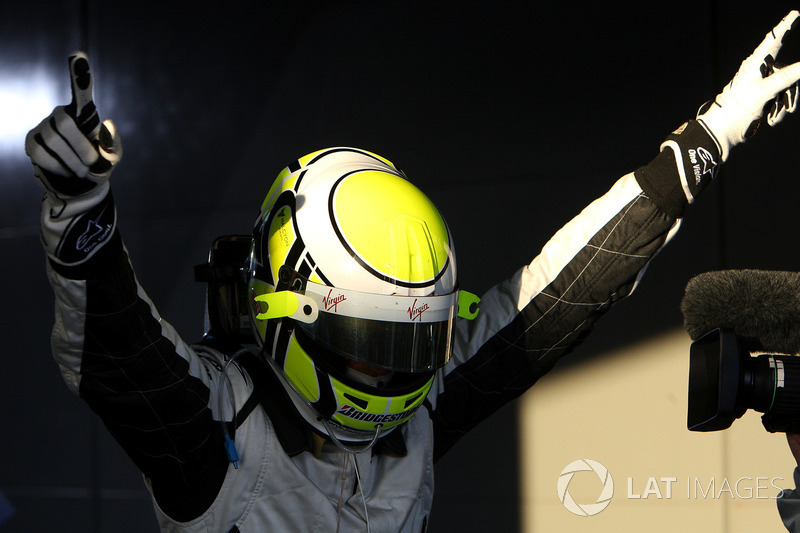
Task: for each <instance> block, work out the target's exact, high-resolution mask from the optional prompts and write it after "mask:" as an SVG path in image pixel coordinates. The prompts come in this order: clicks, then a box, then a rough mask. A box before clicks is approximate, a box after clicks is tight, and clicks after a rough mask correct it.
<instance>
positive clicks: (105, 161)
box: [25, 52, 122, 265]
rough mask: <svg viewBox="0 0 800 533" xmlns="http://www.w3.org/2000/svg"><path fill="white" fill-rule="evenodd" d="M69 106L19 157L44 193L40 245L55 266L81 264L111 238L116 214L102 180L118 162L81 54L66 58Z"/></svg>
mask: <svg viewBox="0 0 800 533" xmlns="http://www.w3.org/2000/svg"><path fill="white" fill-rule="evenodd" d="M69 73H70V80H71V87H72V102H71V103H70V104H69V105H67V106H59V107H56V108H55V109H54V110H53V112H52V113H51V114H50V115H49V116H48V117H47V118H45V119H44V120H43V121H42V122H41V123H40V124H39V125H38V126H36V127H35V128H33V129H32V130H31V131H30V132H28V135H27V137H26V138H25V152H26V153H27V154H28V157H30V159H31V162H32V163H33V169H34V176H35V178H36V181H37V183H38V184H39V185H40V186H41V187H42V188H43V189H44V191H45V197H44V200H43V203H42V240H43V242H44V245H45V248H46V250H47V252H48V255H49V256H50V258H51V259H53V260H54V261H55V262H56V263H60V264H65V265H75V264H80V263H82V262H84V261H86V260H87V259H88V258H89V257H91V255H93V254H94V252H95V251H97V250H98V249H99V248H100V246H101V245H102V244H103V243H104V242H105V241H106V240H107V239H108V238H109V237H110V236H111V235H112V233H113V228H114V225H115V218H116V211H115V209H114V205H113V201H112V200H111V195H110V192H109V191H110V188H109V184H108V178H109V176H110V175H111V172H112V171H113V170H114V166H115V165H116V164H117V163H118V162H119V160H120V158H121V157H122V144H121V141H120V138H119V135H118V134H117V130H116V128H115V127H114V124H113V122H111V121H110V120H106V121H104V122H103V123H102V124H100V119H99V118H98V115H97V110H96V108H95V105H94V100H93V96H92V89H93V86H94V80H93V76H92V71H91V68H90V66H89V59H88V57H87V56H86V54H85V53H83V52H76V53H74V54H73V55H71V56H70V57H69Z"/></svg>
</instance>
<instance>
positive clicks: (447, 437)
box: [428, 123, 718, 459]
mask: <svg viewBox="0 0 800 533" xmlns="http://www.w3.org/2000/svg"><path fill="white" fill-rule="evenodd" d="M684 131H685V132H688V134H686V135H680V134H676V133H674V134H673V135H672V136H670V137H669V138H668V142H665V143H664V144H663V145H662V151H661V153H659V155H658V156H657V157H656V158H655V159H654V160H653V161H652V162H651V163H649V164H648V165H646V166H644V167H642V168H640V169H638V170H637V171H636V172H632V173H630V174H627V175H626V176H623V177H622V178H620V179H619V180H618V181H617V182H616V183H615V184H614V185H613V187H612V188H611V189H610V190H609V191H608V192H607V193H606V194H605V195H603V196H602V197H600V198H599V199H597V200H595V201H594V202H592V203H591V204H590V205H589V206H588V207H586V208H585V209H584V210H583V211H582V212H581V213H580V214H579V215H578V216H576V217H575V218H573V219H572V220H571V221H570V222H568V223H567V224H566V225H565V226H564V227H563V228H561V229H560V230H559V231H558V232H557V233H556V234H555V235H554V236H553V237H552V238H551V239H550V240H549V241H548V242H547V243H546V244H545V246H544V247H543V248H542V250H541V252H540V253H539V255H538V256H536V258H535V259H533V261H532V262H531V263H530V264H528V265H526V266H524V267H522V268H521V269H520V270H519V271H517V272H516V274H515V275H514V276H513V277H511V278H510V279H507V280H505V281H503V282H501V283H499V284H498V285H496V286H495V287H493V288H492V289H490V290H489V291H488V293H487V294H486V295H484V296H483V298H482V300H481V311H480V313H479V315H478V317H477V318H476V319H475V320H474V321H471V322H470V321H466V320H462V321H460V322H459V324H458V327H457V333H456V344H455V348H454V356H453V357H452V359H451V360H450V362H449V363H448V364H447V365H446V366H445V367H444V369H443V370H441V371H440V372H439V374H438V376H437V380H436V384H435V386H434V387H433V388H432V391H431V393H430V394H429V396H428V400H429V406H430V412H431V418H432V421H433V426H434V439H435V446H434V448H435V452H434V453H435V458H436V459H438V458H440V457H441V456H442V455H443V454H444V453H445V452H446V451H447V450H449V449H450V447H451V446H452V445H453V444H454V443H455V442H456V441H457V440H458V439H459V438H460V437H461V436H462V435H464V434H465V433H466V432H467V431H469V430H470V429H471V428H473V427H474V426H475V425H477V424H478V423H479V422H480V421H482V420H484V419H485V418H486V417H488V416H489V415H490V414H492V413H493V412H495V411H496V410H497V409H499V408H500V407H502V406H503V405H505V404H506V403H508V402H509V401H511V400H513V399H514V398H517V397H518V396H520V395H521V394H522V393H523V392H525V391H526V390H527V389H528V388H530V387H531V386H532V385H533V384H534V383H535V382H536V381H537V380H538V379H539V378H540V377H541V376H543V375H544V374H546V373H547V372H548V371H549V370H550V369H551V368H553V365H554V364H555V363H556V361H558V359H560V358H561V357H563V356H564V355H566V354H568V353H569V352H571V351H572V350H573V349H575V348H576V347H577V346H578V345H579V344H580V343H581V342H582V341H583V340H584V339H585V338H586V336H587V335H588V334H589V333H590V332H591V331H592V328H593V327H594V325H595V323H596V322H597V320H598V319H599V318H600V317H601V316H603V315H604V314H605V313H606V312H608V310H609V309H610V308H611V307H612V306H613V305H614V304H616V303H617V302H618V301H620V300H622V299H623V298H625V297H627V296H628V295H630V294H631V293H632V292H633V291H634V289H635V288H636V286H637V284H638V283H639V282H640V280H641V278H642V276H643V275H644V272H645V270H646V269H647V266H648V264H649V263H650V261H651V260H652V259H653V258H654V257H655V256H656V255H657V254H658V252H659V251H660V250H661V249H662V248H663V247H664V246H665V245H666V244H667V243H668V242H669V241H670V239H672V237H673V236H674V235H675V233H676V232H677V230H678V228H679V226H680V216H681V215H682V213H683V211H684V209H685V207H686V206H687V205H688V204H689V203H691V202H692V201H693V199H694V197H695V196H696V195H697V194H698V192H699V191H698V189H697V188H696V187H695V188H687V187H685V186H684V185H685V184H686V180H687V179H689V180H693V179H694V178H693V176H694V175H695V173H694V170H693V169H692V166H691V159H690V157H689V155H690V152H691V151H694V153H697V151H698V150H697V149H698V148H702V153H705V152H707V153H708V154H709V155H710V157H711V159H712V160H713V159H714V158H717V154H718V148H717V147H716V142H715V141H714V140H713V138H712V137H710V135H708V134H707V133H706V132H705V131H704V130H703V129H702V128H699V127H698V125H697V124H696V123H694V125H690V127H688V128H683V129H682V130H681V132H684ZM687 165H689V166H687ZM714 165H716V163H714ZM709 168H712V169H713V167H711V166H710V165H709ZM687 169H688V173H687ZM698 171H704V169H703V168H702V167H701V168H699V169H698ZM703 177H704V178H707V177H710V176H703ZM697 183H699V181H698V182H696V183H695V182H693V184H694V185H696V184H697ZM687 191H689V192H691V193H692V194H689V193H687Z"/></svg>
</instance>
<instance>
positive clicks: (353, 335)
mask: <svg viewBox="0 0 800 533" xmlns="http://www.w3.org/2000/svg"><path fill="white" fill-rule="evenodd" d="M456 289H457V286H456V264H455V255H454V253H453V247H452V239H451V236H450V233H449V230H448V228H447V225H446V224H445V222H444V219H443V218H442V216H441V214H440V213H439V211H438V210H437V209H436V207H435V206H434V205H433V203H432V202H431V201H430V200H429V199H428V198H427V197H426V196H425V195H424V194H423V193H422V192H421V191H420V190H419V189H418V188H417V187H415V186H414V185H412V184H411V183H410V182H409V181H408V180H406V179H405V177H404V176H403V174H402V173H401V172H400V171H399V170H397V168H396V167H395V166H394V165H393V164H392V163H391V162H389V161H387V160H386V159H384V158H383V157H380V156H378V155H376V154H373V153H370V152H367V151H364V150H359V149H355V148H330V149H326V150H320V151H318V152H314V153H312V154H309V155H307V156H305V157H302V158H300V159H299V160H298V161H296V162H294V163H292V164H291V165H289V166H288V167H287V168H285V169H284V170H283V171H282V172H281V173H280V174H279V175H278V177H277V179H276V180H275V182H274V184H273V185H272V187H271V189H270V190H269V193H268V194H267V197H266V199H265V200H264V203H263V204H262V206H261V213H260V215H259V217H258V220H257V221H256V225H255V229H254V233H253V243H252V249H251V253H250V272H249V279H248V290H249V293H250V297H251V299H252V308H251V317H252V319H253V320H252V322H253V324H254V328H255V329H256V337H257V339H258V340H259V342H261V343H262V345H263V347H264V352H265V353H266V354H267V355H268V356H271V360H270V357H268V360H270V362H271V363H272V366H273V368H274V369H275V370H276V371H277V374H278V375H279V377H281V379H282V381H283V383H284V386H285V387H286V388H287V390H288V391H289V392H290V395H291V396H292V397H293V399H294V400H295V406H296V407H297V408H298V410H299V411H300V413H301V414H303V415H304V417H305V418H306V420H307V421H308V422H310V423H311V424H312V425H313V426H315V427H316V428H317V429H319V430H320V431H322V432H324V433H326V434H329V435H330V434H331V432H333V433H335V435H334V438H339V439H342V440H346V441H349V442H363V441H367V440H370V439H372V440H374V438H377V436H379V434H383V433H386V432H388V431H389V430H391V429H393V428H395V427H397V426H398V425H400V424H402V423H403V422H405V421H407V420H408V419H409V418H410V417H411V416H412V415H413V414H414V413H415V412H416V410H417V409H418V408H419V407H420V405H422V402H423V401H424V400H425V397H426V395H427V393H428V391H429V389H430V387H431V383H432V381H433V375H434V372H435V371H436V369H437V368H439V367H441V366H443V365H444V364H445V363H446V362H447V360H448V359H449V357H450V352H451V349H452V344H453V334H454V327H455V319H456V316H457V314H458V311H459V291H457V290H456ZM464 296H471V295H469V293H462V304H464V303H465V301H466V303H467V304H468V303H472V304H473V310H474V304H475V303H476V302H475V301H474V300H473V301H471V302H469V301H467V300H468V298H464ZM462 314H464V315H466V314H469V312H468V311H466V305H465V311H464V313H462Z"/></svg>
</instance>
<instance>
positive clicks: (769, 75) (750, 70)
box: [697, 10, 800, 161]
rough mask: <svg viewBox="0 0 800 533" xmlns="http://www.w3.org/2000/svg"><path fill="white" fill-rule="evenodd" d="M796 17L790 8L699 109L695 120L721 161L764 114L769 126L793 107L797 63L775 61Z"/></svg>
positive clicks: (750, 133)
mask: <svg viewBox="0 0 800 533" xmlns="http://www.w3.org/2000/svg"><path fill="white" fill-rule="evenodd" d="M798 17H800V12H798V11H796V10H795V11H791V12H790V13H789V14H788V15H786V16H785V17H784V18H783V20H781V21H780V22H779V23H778V25H777V26H775V28H774V29H773V30H772V31H770V32H769V33H768V34H767V35H766V36H765V37H764V40H763V41H762V42H761V44H760V45H758V47H757V48H756V49H755V51H754V52H753V53H752V54H751V55H750V57H748V58H747V59H745V60H744V61H743V62H742V64H741V66H740V67H739V71H738V72H737V73H736V75H735V76H734V77H733V79H732V80H731V82H730V83H728V85H726V86H725V88H724V89H723V90H722V92H721V93H720V94H719V95H717V97H716V98H715V99H714V101H713V102H709V104H706V105H704V106H703V107H701V108H700V112H699V113H698V116H697V119H698V120H699V121H700V122H701V123H703V124H704V125H705V126H706V128H707V129H708V130H709V131H710V132H711V134H712V135H713V136H714V138H715V139H716V140H717V142H718V143H719V145H720V156H721V158H722V161H725V160H726V159H727V158H728V154H730V151H731V148H733V147H734V146H736V145H737V144H739V143H742V142H744V141H746V140H747V139H749V138H750V137H752V136H753V135H754V134H755V132H756V130H757V129H758V126H759V125H760V124H761V122H762V120H763V118H764V116H765V115H766V118H767V124H769V125H770V126H773V125H775V124H777V123H778V122H780V121H781V120H782V119H783V118H784V117H785V116H786V114H787V113H792V112H794V110H795V109H796V108H797V96H798V85H797V83H798V80H800V63H794V64H792V65H789V66H781V65H779V64H777V63H776V62H775V59H776V57H777V55H778V51H779V50H780V49H781V45H782V44H783V40H784V38H785V37H786V34H787V33H788V31H789V30H790V29H792V27H793V26H794V25H795V23H796V22H797V20H798Z"/></svg>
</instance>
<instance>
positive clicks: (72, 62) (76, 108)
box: [67, 51, 100, 137]
mask: <svg viewBox="0 0 800 533" xmlns="http://www.w3.org/2000/svg"><path fill="white" fill-rule="evenodd" d="M68 62H69V76H70V85H71V89H72V102H71V103H70V104H69V105H68V106H67V113H68V114H70V115H71V116H72V117H73V118H74V119H75V121H76V123H77V124H78V127H79V128H80V130H81V131H82V132H83V134H84V135H86V136H87V137H94V136H96V134H97V131H98V129H99V126H100V118H99V117H98V116H97V110H96V108H95V105H94V98H93V96H92V92H93V90H94V76H92V70H91V67H90V66H89V57H88V56H87V55H86V53H85V52H81V51H78V52H74V53H73V54H71V55H70V56H69V61H68Z"/></svg>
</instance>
